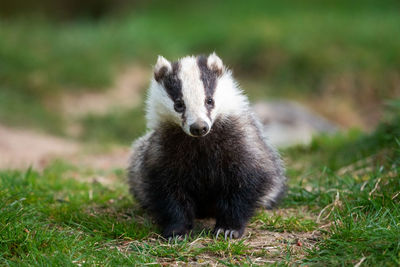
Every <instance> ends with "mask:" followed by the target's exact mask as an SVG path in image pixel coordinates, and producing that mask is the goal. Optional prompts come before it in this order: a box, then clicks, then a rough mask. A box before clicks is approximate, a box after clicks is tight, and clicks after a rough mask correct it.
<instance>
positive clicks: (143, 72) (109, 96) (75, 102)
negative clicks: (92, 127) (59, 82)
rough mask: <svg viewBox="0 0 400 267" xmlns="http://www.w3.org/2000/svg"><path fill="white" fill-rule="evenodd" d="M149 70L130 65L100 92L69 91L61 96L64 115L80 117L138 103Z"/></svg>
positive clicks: (133, 105) (148, 75) (147, 79)
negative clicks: (109, 86)
mask: <svg viewBox="0 0 400 267" xmlns="http://www.w3.org/2000/svg"><path fill="white" fill-rule="evenodd" d="M149 77H150V71H149V70H148V69H144V68H143V67H140V66H130V67H127V68H126V69H125V70H123V71H122V72H121V73H120V74H119V75H118V76H117V77H116V78H115V82H114V85H113V86H112V87H111V88H108V89H106V90H105V91H102V92H83V93H75V94H72V93H69V94H65V95H63V96H62V97H61V107H62V111H63V113H64V114H65V116H72V117H80V116H83V115H86V114H89V113H94V114H100V115H101V114H105V113H107V112H108V111H110V110H111V109H113V108H131V107H135V106H137V105H138V104H139V103H140V100H141V96H142V91H143V90H144V89H145V87H146V85H147V84H148V81H149Z"/></svg>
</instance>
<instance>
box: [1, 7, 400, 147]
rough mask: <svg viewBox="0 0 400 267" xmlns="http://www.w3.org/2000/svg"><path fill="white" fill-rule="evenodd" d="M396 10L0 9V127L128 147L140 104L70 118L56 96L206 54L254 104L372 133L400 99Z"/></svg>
mask: <svg viewBox="0 0 400 267" xmlns="http://www.w3.org/2000/svg"><path fill="white" fill-rule="evenodd" d="M399 12H400V2H399V1H392V0H384V1H370V0H364V1H342V0H330V1H313V0H301V1H286V0H285V1H261V0H258V1H127V0H125V1H124V0H118V1H111V0H102V1H94V0H92V1H77V0H73V1H67V0H60V1H50V0H42V1H22V0H18V1H2V2H1V3H0V16H1V17H0V123H1V124H6V125H12V126H24V127H33V128H37V129H42V130H45V131H48V132H50V133H55V134H59V135H67V136H68V135H72V136H74V137H76V138H80V139H85V140H95V141H104V140H107V141H113V140H114V141H115V140H117V142H123V143H129V142H130V141H131V140H132V139H133V138H135V137H137V136H138V135H140V134H141V133H142V132H143V130H144V121H143V105H142V104H139V105H138V104H135V105H133V104H132V107H129V108H126V107H125V108H120V109H113V110H109V111H107V112H106V113H102V114H95V113H94V114H85V115H84V116H80V117H74V118H72V119H71V118H70V116H69V115H65V114H64V113H63V112H62V110H61V106H62V105H61V104H60V103H61V102H62V99H63V97H64V96H65V94H79V93H82V92H96V91H106V90H107V88H110V87H112V85H113V83H114V80H115V77H117V76H118V74H119V73H120V72H121V71H122V70H123V69H124V68H126V67H127V66H131V65H135V66H140V67H141V68H143V69H144V73H146V75H147V76H146V77H145V79H148V78H149V77H150V76H151V74H150V70H151V65H152V64H154V62H155V60H156V57H157V55H159V54H161V55H163V56H165V57H167V58H168V59H171V60H174V59H177V58H179V57H182V56H185V55H188V54H198V53H204V54H208V53H210V52H213V51H216V52H217V54H218V55H220V56H221V58H222V59H223V60H224V62H225V64H227V65H228V66H229V67H231V68H232V69H233V70H234V74H235V77H236V78H237V79H238V80H239V82H240V83H241V85H242V86H243V88H244V89H245V91H246V92H247V93H248V94H249V96H250V98H251V100H253V101H255V100H263V99H264V100H266V99H272V98H290V99H294V100H296V101H300V102H302V103H304V104H306V105H308V106H309V107H311V108H312V109H314V110H316V111H317V112H319V113H321V114H323V115H325V116H326V117H328V118H330V119H331V120H333V121H335V122H336V123H338V124H339V125H340V126H342V127H344V128H348V127H358V128H361V129H365V130H369V129H373V128H374V127H375V126H376V125H377V123H378V122H379V120H380V118H381V114H382V110H383V107H384V104H385V102H386V101H387V100H390V99H392V98H395V97H398V96H399V95H400V13H399ZM145 86H146V85H144V86H143V88H142V90H141V91H140V92H141V93H144V90H145ZM132 102H134V100H132ZM139 102H140V103H142V102H143V98H141V99H140V101H139ZM71 120H72V121H73V123H75V124H76V125H79V129H80V130H79V131H77V132H78V134H76V133H75V134H71V133H70V132H71V131H68V130H67V128H68V127H67V125H68V124H70V123H71ZM72 132H73V131H72Z"/></svg>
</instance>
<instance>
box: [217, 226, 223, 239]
mask: <svg viewBox="0 0 400 267" xmlns="http://www.w3.org/2000/svg"><path fill="white" fill-rule="evenodd" d="M224 231H225V230H224V229H222V228H218V230H217V233H216V234H215V238H216V239H218V235H219V234H220V233H223V232H224Z"/></svg>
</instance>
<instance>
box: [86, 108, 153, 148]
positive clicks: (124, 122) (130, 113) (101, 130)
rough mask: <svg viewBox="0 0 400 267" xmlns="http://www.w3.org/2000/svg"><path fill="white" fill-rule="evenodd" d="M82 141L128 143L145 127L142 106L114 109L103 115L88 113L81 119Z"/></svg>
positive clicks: (142, 131) (143, 130)
mask: <svg viewBox="0 0 400 267" xmlns="http://www.w3.org/2000/svg"><path fill="white" fill-rule="evenodd" d="M81 125H82V126H83V132H82V133H81V137H82V139H83V140H84V141H88V142H92V143H99V142H101V143H106V144H107V143H120V144H124V145H129V144H130V143H132V140H134V139H136V138H138V137H139V136H141V135H143V134H144V132H145V129H146V123H145V114H144V108H143V107H138V108H133V109H129V110H116V111H113V112H109V113H107V114H104V115H96V114H90V115H87V116H85V117H83V118H82V119H81Z"/></svg>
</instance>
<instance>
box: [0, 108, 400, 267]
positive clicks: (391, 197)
mask: <svg viewBox="0 0 400 267" xmlns="http://www.w3.org/2000/svg"><path fill="white" fill-rule="evenodd" d="M396 105H397V106H398V102H397V104H396V102H395V103H394V104H393V106H394V107H396ZM399 120H400V115H399V111H398V109H396V108H394V112H393V113H392V115H391V116H388V117H387V120H386V121H385V122H383V123H382V124H381V125H380V126H379V127H378V128H377V129H376V130H375V131H374V132H373V133H372V134H369V135H365V134H361V133H354V132H353V133H349V134H348V135H345V134H342V135H338V136H334V137H330V138H329V137H321V138H317V139H316V140H315V141H314V142H313V144H312V145H311V146H309V147H297V148H291V149H288V150H286V151H284V155H285V159H286V160H287V167H288V174H289V177H290V186H289V192H288V195H287V197H286V198H285V200H284V201H283V203H282V205H281V210H277V211H274V212H266V211H259V212H258V213H257V214H256V216H255V217H254V218H253V219H252V222H251V223H250V226H249V227H250V229H252V231H257V233H255V234H254V236H253V237H245V238H244V239H242V240H236V241H232V242H229V241H224V240H214V239H212V238H210V233H209V229H207V228H206V229H199V230H196V231H195V232H194V233H193V235H192V236H191V237H187V238H185V239H184V240H172V241H170V242H167V241H164V240H163V239H162V238H160V237H159V236H158V235H157V234H156V233H158V229H157V227H156V226H155V225H153V224H152V222H151V220H150V219H149V218H148V217H147V215H146V214H145V213H144V212H143V211H142V210H141V209H139V208H138V206H137V204H136V203H135V202H134V201H133V200H132V198H131V196H130V195H129V193H128V190H127V187H126V186H125V182H124V172H123V171H121V170H114V171H110V172H98V171H96V170H84V169H78V168H76V167H73V166H69V165H68V164H66V163H60V162H55V163H54V164H52V165H51V166H49V167H48V168H46V169H45V170H44V171H43V172H41V173H39V172H37V171H35V170H32V169H29V170H27V171H11V170H8V171H7V170H2V171H1V172H0V199H1V202H0V264H4V265H12V266H15V265H28V264H29V265H74V264H86V265H104V266H112V265H133V264H143V263H157V264H160V265H161V264H168V263H172V264H173V263H177V262H178V263H195V262H198V263H204V262H206V263H216V262H219V263H221V264H224V265H235V264H248V265H250V264H251V263H252V262H253V261H254V260H256V259H257V258H261V259H264V260H274V261H277V264H289V265H291V264H306V265H310V264H311V265H314V264H315V265H319V266H321V265H324V266H329V265H354V264H356V263H357V262H359V261H360V260H362V259H363V264H364V265H365V266H374V265H385V266H397V265H399V264H400V208H399V207H400V193H399V192H400V175H399V172H400V140H399V137H400V123H399V122H400V121H399ZM97 174H100V175H102V176H105V177H109V178H110V179H113V181H114V182H113V183H112V184H111V185H109V186H104V185H101V184H99V183H96V182H94V183H91V182H89V181H90V179H89V178H90V177H93V176H95V175H97ZM77 178H79V179H80V180H77ZM267 231H271V232H273V233H276V234H278V235H282V239H283V240H282V241H279V238H278V240H273V241H268V242H274V245H275V246H276V245H277V244H279V245H278V246H279V247H280V249H279V250H278V251H275V252H269V251H268V250H257V251H256V250H255V248H254V247H251V244H252V243H251V242H253V241H252V240H254V239H257V238H258V237H261V236H262V233H263V232H267ZM313 231H316V232H317V233H318V232H319V233H320V234H318V235H317V236H316V237H315V238H316V240H317V243H316V244H315V246H311V247H304V248H301V247H300V248H299V247H298V246H296V242H297V241H295V240H294V241H290V240H289V239H288V238H287V235H288V234H289V235H293V236H299V238H300V237H301V236H302V234H303V233H308V234H310V233H311V232H313ZM265 242H267V241H265ZM293 242H294V243H293ZM302 242H303V241H302ZM265 245H267V246H268V245H269V244H268V243H265Z"/></svg>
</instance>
